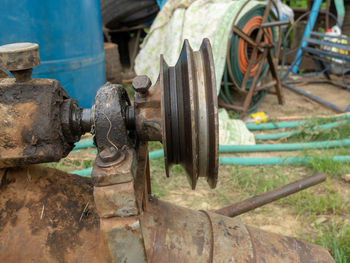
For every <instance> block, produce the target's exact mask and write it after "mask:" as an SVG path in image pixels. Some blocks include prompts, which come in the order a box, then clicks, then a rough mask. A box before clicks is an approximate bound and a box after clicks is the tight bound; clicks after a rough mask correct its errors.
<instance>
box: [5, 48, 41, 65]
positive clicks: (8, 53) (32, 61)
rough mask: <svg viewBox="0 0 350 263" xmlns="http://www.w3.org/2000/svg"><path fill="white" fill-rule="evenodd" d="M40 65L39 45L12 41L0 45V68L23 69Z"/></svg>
mask: <svg viewBox="0 0 350 263" xmlns="http://www.w3.org/2000/svg"><path fill="white" fill-rule="evenodd" d="M38 65H40V55H39V45H38V44H34V43H14V44H8V45H3V46H0V69H2V70H10V71H17V70H25V69H31V68H34V67H36V66H38Z"/></svg>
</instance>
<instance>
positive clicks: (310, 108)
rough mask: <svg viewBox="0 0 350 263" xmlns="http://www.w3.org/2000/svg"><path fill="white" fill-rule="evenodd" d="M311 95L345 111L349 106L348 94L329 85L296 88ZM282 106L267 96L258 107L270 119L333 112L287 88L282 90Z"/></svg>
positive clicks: (270, 95)
mask: <svg viewBox="0 0 350 263" xmlns="http://www.w3.org/2000/svg"><path fill="white" fill-rule="evenodd" d="M298 88H301V89H303V90H304V91H307V92H309V93H311V94H313V95H316V96H319V97H320V98H324V99H326V100H329V101H330V102H331V103H333V104H335V105H337V106H339V107H340V108H342V109H345V108H346V107H347V106H348V105H349V104H350V92H349V91H347V90H345V89H341V88H337V87H335V86H332V85H329V84H310V85H307V86H298ZM283 96H284V104H283V105H279V104H278V102H277V97H276V96H275V95H272V94H268V95H267V96H266V97H265V98H264V100H263V101H262V103H261V104H260V105H259V111H264V112H265V113H267V114H269V115H270V116H271V117H272V118H274V117H285V116H304V115H307V116H316V115H332V114H335V112H334V111H333V110H331V109H328V108H326V107H324V106H322V105H320V104H319V103H317V102H314V101H312V100H310V99H309V98H306V97H305V96H302V95H299V94H297V93H295V92H293V91H291V90H289V89H287V88H283Z"/></svg>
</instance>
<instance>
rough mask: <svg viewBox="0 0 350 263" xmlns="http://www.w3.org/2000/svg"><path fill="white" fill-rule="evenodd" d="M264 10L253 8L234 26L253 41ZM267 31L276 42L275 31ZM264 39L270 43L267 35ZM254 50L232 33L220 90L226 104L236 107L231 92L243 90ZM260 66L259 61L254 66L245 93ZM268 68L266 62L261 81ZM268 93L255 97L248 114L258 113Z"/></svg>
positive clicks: (262, 7) (263, 7)
mask: <svg viewBox="0 0 350 263" xmlns="http://www.w3.org/2000/svg"><path fill="white" fill-rule="evenodd" d="M244 7H245V6H243V8H244ZM264 10H265V6H264V5H261V4H258V5H256V6H254V7H252V8H251V9H250V10H249V11H247V12H246V13H245V14H243V15H242V16H241V17H240V18H239V19H238V21H237V22H234V25H235V26H236V27H238V28H239V29H241V30H242V31H243V32H244V33H246V34H247V35H249V36H250V37H251V38H252V39H255V37H256V35H257V32H258V31H259V27H260V26H261V24H262V20H263V15H264ZM237 15H240V13H239V12H238V13H237ZM271 19H272V18H271V17H269V19H268V21H271ZM235 21H236V19H235ZM266 30H267V33H268V34H269V35H270V38H271V39H274V40H275V33H274V32H273V30H270V29H269V28H267V29H266ZM262 39H263V41H264V42H265V43H269V40H268V37H267V36H266V35H264V36H263V38H262ZM252 49H253V47H252V46H251V45H250V44H248V43H247V42H246V41H245V40H243V39H242V38H241V37H240V36H239V35H237V34H236V33H234V32H233V31H231V38H230V42H229V46H228V49H227V58H226V59H227V60H226V61H227V63H226V66H225V70H224V75H223V85H222V88H221V90H220V98H221V99H222V100H223V101H224V102H225V103H226V104H230V105H234V100H233V98H232V96H231V91H234V90H236V91H237V90H240V89H241V85H242V82H243V79H244V75H245V73H246V72H247V70H248V64H249V60H250V55H251V52H252ZM257 60H258V59H257ZM257 60H256V61H257ZM258 64H259V62H258V61H257V62H256V63H255V64H253V66H252V68H251V70H250V72H249V78H248V82H247V85H246V87H245V91H249V89H250V87H251V84H252V81H253V78H254V75H255V73H256V71H257V68H258ZM267 68H268V67H267V62H265V65H264V67H263V70H262V71H261V73H260V76H259V81H260V80H261V79H262V78H263V77H264V75H265V74H266V72H267ZM229 81H230V83H229ZM232 84H233V85H232ZM267 92H268V90H261V91H258V92H257V93H256V94H254V95H253V98H252V100H251V104H250V106H249V109H248V113H251V112H254V111H256V109H257V107H258V105H259V104H260V102H261V101H262V99H263V98H264V96H265V95H266V94H267Z"/></svg>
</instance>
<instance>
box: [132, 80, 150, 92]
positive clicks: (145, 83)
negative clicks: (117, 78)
mask: <svg viewBox="0 0 350 263" xmlns="http://www.w3.org/2000/svg"><path fill="white" fill-rule="evenodd" d="M151 85H152V82H151V80H150V79H149V77H147V76H145V75H142V76H136V77H135V78H134V79H133V80H132V86H133V88H134V90H135V91H136V92H137V93H139V94H140V95H143V96H145V95H147V93H148V89H149V88H150V87H151Z"/></svg>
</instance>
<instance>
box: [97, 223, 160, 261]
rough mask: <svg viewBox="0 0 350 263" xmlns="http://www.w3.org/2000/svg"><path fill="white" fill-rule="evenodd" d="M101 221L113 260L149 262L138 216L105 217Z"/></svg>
mask: <svg viewBox="0 0 350 263" xmlns="http://www.w3.org/2000/svg"><path fill="white" fill-rule="evenodd" d="M100 221H101V231H102V233H103V236H104V239H105V240H106V244H107V246H108V249H109V254H110V257H111V262H116V263H119V262H123V263H146V262H147V261H146V256H145V251H144V244H143V239H142V230H141V227H140V221H139V218H138V217H126V218H116V217H114V218H103V219H101V220H100ZM158 262H161V261H158Z"/></svg>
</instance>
